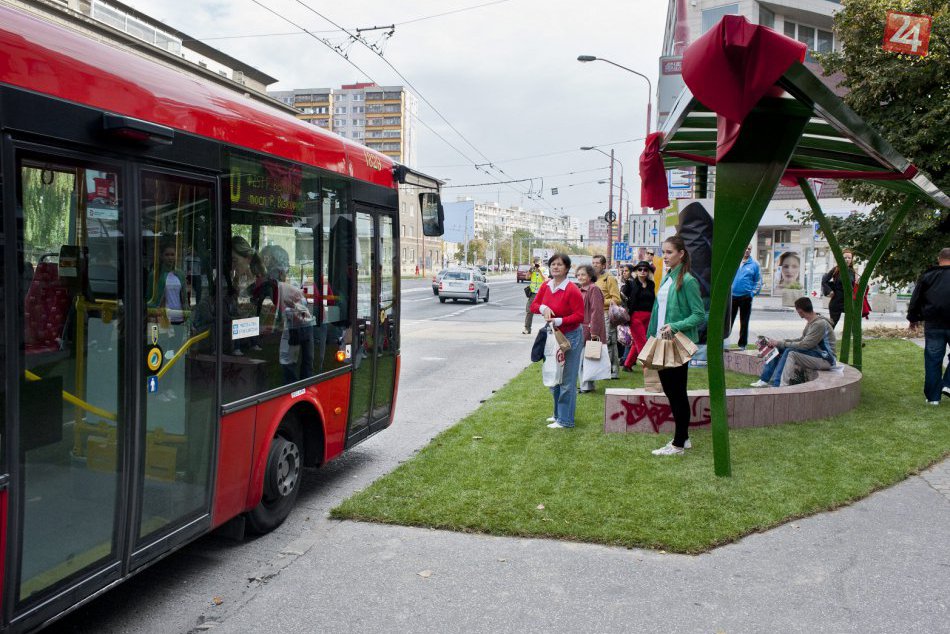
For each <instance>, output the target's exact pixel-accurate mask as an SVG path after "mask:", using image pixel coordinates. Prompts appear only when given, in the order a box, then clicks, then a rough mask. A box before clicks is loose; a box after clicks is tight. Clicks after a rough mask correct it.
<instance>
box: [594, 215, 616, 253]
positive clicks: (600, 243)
mask: <svg viewBox="0 0 950 634" xmlns="http://www.w3.org/2000/svg"><path fill="white" fill-rule="evenodd" d="M609 233H610V225H608V224H607V221H606V220H604V219H603V218H601V217H597V218H592V219H590V220H588V221H587V237H588V244H589V245H590V246H591V247H604V248H607V234H609ZM615 233H616V231H615Z"/></svg>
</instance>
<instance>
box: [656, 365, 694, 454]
mask: <svg viewBox="0 0 950 634" xmlns="http://www.w3.org/2000/svg"><path fill="white" fill-rule="evenodd" d="M688 371H689V363H684V364H683V365H681V366H679V367H676V368H668V369H666V370H660V371H659V372H658V373H657V374H659V375H660V384H661V385H662V386H663V393H664V394H666V398H667V400H669V402H670V410H672V412H673V420H674V421H675V422H676V432H675V433H674V434H673V446H674V447H682V446H683V445H684V444H686V439H687V438H689V419H690V412H689V397H688V396H687V395H686V379H687V373H688Z"/></svg>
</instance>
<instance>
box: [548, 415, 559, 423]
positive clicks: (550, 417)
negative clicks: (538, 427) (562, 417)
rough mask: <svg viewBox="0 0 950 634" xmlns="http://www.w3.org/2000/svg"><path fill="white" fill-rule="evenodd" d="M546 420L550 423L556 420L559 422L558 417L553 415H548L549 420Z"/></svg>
mask: <svg viewBox="0 0 950 634" xmlns="http://www.w3.org/2000/svg"><path fill="white" fill-rule="evenodd" d="M546 422H548V423H554V422H557V419H556V418H554V417H553V416H548V420H547V421H546Z"/></svg>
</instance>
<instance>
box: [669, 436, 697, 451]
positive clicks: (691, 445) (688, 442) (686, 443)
mask: <svg viewBox="0 0 950 634" xmlns="http://www.w3.org/2000/svg"><path fill="white" fill-rule="evenodd" d="M670 442H673V441H670ZM692 448H693V443H691V442H690V441H689V438H687V439H686V442H684V443H683V449H692Z"/></svg>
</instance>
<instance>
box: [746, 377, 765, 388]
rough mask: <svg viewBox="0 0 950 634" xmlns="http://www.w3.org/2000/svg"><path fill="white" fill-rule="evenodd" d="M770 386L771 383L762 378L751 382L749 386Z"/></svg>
mask: <svg viewBox="0 0 950 634" xmlns="http://www.w3.org/2000/svg"><path fill="white" fill-rule="evenodd" d="M768 386H769V384H768V383H766V382H765V381H763V380H762V379H759V380H758V381H756V382H755V383H749V387H768Z"/></svg>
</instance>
